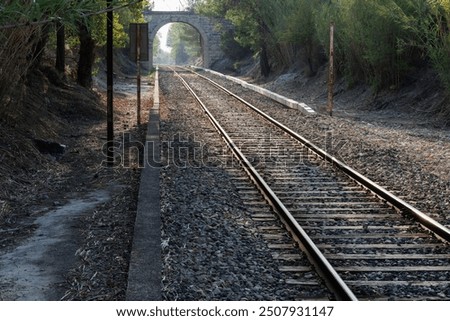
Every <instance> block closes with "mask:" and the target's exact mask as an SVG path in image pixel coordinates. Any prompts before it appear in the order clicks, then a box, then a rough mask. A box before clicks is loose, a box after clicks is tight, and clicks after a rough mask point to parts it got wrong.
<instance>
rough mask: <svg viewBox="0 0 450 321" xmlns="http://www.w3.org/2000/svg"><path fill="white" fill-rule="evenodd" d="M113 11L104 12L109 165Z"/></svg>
mask: <svg viewBox="0 0 450 321" xmlns="http://www.w3.org/2000/svg"><path fill="white" fill-rule="evenodd" d="M106 4H107V7H108V9H112V0H106ZM113 18H114V16H113V11H112V10H109V11H108V12H107V13H106V86H107V93H106V97H107V98H106V99H107V102H106V122H107V124H106V127H107V129H106V131H107V143H106V146H107V147H106V148H107V149H106V159H107V163H108V166H109V167H112V166H113V165H114V108H113V93H114V92H113V85H114V84H113Z"/></svg>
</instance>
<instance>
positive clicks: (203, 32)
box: [145, 11, 225, 68]
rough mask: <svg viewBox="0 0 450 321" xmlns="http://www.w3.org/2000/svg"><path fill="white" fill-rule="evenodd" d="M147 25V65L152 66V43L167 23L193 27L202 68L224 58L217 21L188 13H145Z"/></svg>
mask: <svg viewBox="0 0 450 321" xmlns="http://www.w3.org/2000/svg"><path fill="white" fill-rule="evenodd" d="M145 16H146V17H147V20H149V21H150V23H149V26H148V27H149V51H150V52H149V64H150V67H152V66H153V41H154V39H155V36H156V33H157V32H158V30H159V29H160V28H161V27H163V26H164V25H166V24H168V23H174V22H182V23H186V24H189V25H191V26H192V27H194V28H195V29H196V30H197V31H198V33H199V34H200V41H201V47H202V54H203V67H205V68H211V67H213V66H214V64H215V63H216V62H218V61H220V60H222V59H223V58H224V57H225V54H224V53H223V51H222V48H221V35H220V32H219V31H218V30H217V28H216V23H217V21H216V20H214V19H212V18H209V17H206V16H201V15H198V14H196V13H193V12H188V11H147V12H146V13H145Z"/></svg>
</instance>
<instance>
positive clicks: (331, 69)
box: [328, 22, 335, 116]
mask: <svg viewBox="0 0 450 321" xmlns="http://www.w3.org/2000/svg"><path fill="white" fill-rule="evenodd" d="M334 78H335V74H334V22H332V23H331V24H330V65H329V73H328V113H329V114H330V116H333V107H334V102H333V98H334V97H333V95H334Z"/></svg>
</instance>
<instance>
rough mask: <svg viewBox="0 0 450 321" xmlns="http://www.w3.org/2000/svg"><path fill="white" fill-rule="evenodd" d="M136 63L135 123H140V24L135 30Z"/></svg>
mask: <svg viewBox="0 0 450 321" xmlns="http://www.w3.org/2000/svg"><path fill="white" fill-rule="evenodd" d="M136 46H137V48H136V65H137V124H138V126H139V125H140V124H141V25H140V24H137V30H136Z"/></svg>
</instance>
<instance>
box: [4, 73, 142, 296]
mask: <svg viewBox="0 0 450 321" xmlns="http://www.w3.org/2000/svg"><path fill="white" fill-rule="evenodd" d="M145 83H147V82H145ZM142 91H143V105H142V110H143V113H142V116H141V117H142V120H143V122H145V123H146V122H147V118H148V108H149V106H150V104H151V101H150V99H151V87H150V86H148V85H145V86H143V88H142ZM98 94H99V95H100V97H101V101H102V105H103V106H104V105H105V98H104V97H105V93H104V92H98ZM71 98H72V99H73V97H71ZM102 108H104V107H102ZM114 108H115V138H116V145H115V146H118V148H117V149H116V155H117V157H118V158H117V166H115V167H114V168H105V167H104V166H103V165H102V162H103V161H104V160H105V159H104V155H103V152H102V148H103V146H104V144H105V142H106V122H105V120H104V119H102V120H90V119H89V118H88V117H86V118H84V117H82V116H80V117H78V118H77V119H75V120H74V119H72V120H70V119H68V120H67V123H65V124H63V126H62V127H63V130H62V131H61V132H59V135H58V138H59V139H58V141H62V142H63V143H64V144H67V145H68V149H67V151H66V152H65V154H64V155H63V156H62V157H60V158H59V159H53V158H52V157H51V156H48V158H49V163H48V164H45V165H46V166H47V170H46V171H44V172H45V173H43V175H34V177H33V175H32V174H31V172H32V171H35V170H36V171H39V169H34V168H32V169H30V170H29V172H30V174H28V177H27V179H28V180H29V181H30V185H31V188H30V189H29V198H26V199H25V198H24V201H23V202H17V206H14V204H16V203H13V202H8V204H11V205H9V207H8V212H9V214H8V217H10V218H11V219H10V220H8V222H6V220H5V221H4V222H0V236H1V235H2V234H3V235H6V236H7V237H5V238H2V239H0V300H39V301H43V300H60V299H62V298H63V299H65V300H95V299H97V300H102V299H104V300H119V299H122V298H123V297H124V295H125V290H126V280H127V276H126V273H127V269H128V255H129V251H130V245H131V241H132V229H133V224H134V217H135V211H136V204H137V190H138V179H139V173H140V169H139V166H138V160H139V155H138V154H137V153H132V152H129V155H128V157H127V163H126V164H125V165H126V166H123V165H124V164H123V161H124V160H125V152H126V150H127V149H126V148H127V146H124V145H125V144H127V142H126V141H124V137H128V139H129V140H130V141H131V142H136V141H140V140H141V139H142V138H143V134H144V132H145V123H144V124H142V125H141V126H139V127H138V126H136V119H137V117H136V87H135V85H134V81H133V80H131V79H124V78H122V79H117V80H116V85H115V99H114ZM62 121H66V120H62ZM130 144H131V143H130ZM128 147H129V146H128ZM37 166H39V164H38V165H37ZM41 166H42V164H41ZM41 171H42V170H41ZM44 174H45V175H44ZM43 176H44V177H43ZM43 180H46V182H47V183H46V184H40V183H41V182H42V181H43ZM10 193H11V195H12V194H13V193H14V191H10ZM17 197H20V194H19V193H17V194H16V195H15V198H17ZM0 205H1V204H0Z"/></svg>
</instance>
